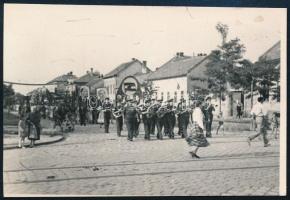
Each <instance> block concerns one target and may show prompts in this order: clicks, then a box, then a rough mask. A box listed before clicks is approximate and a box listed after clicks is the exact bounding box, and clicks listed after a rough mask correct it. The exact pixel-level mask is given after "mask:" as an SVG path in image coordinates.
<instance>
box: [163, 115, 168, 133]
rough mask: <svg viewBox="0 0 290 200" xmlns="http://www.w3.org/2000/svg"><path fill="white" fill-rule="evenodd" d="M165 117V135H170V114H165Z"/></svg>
mask: <svg viewBox="0 0 290 200" xmlns="http://www.w3.org/2000/svg"><path fill="white" fill-rule="evenodd" d="M163 119H164V121H163V122H164V123H163V125H164V135H169V130H170V124H169V122H170V120H169V115H168V114H165V115H164V117H163Z"/></svg>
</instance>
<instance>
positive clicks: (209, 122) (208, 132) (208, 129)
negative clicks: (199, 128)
mask: <svg viewBox="0 0 290 200" xmlns="http://www.w3.org/2000/svg"><path fill="white" fill-rule="evenodd" d="M212 120H213V116H210V117H209V118H208V119H206V122H205V130H206V136H207V137H211V125H212Z"/></svg>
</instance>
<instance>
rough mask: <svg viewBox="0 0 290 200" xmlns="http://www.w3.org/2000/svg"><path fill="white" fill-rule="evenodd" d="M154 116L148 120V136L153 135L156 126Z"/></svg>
mask: <svg viewBox="0 0 290 200" xmlns="http://www.w3.org/2000/svg"><path fill="white" fill-rule="evenodd" d="M156 118H157V117H156V116H153V117H151V118H150V130H149V132H150V134H152V135H154V134H155V126H156Z"/></svg>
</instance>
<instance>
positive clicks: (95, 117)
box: [92, 110, 97, 124]
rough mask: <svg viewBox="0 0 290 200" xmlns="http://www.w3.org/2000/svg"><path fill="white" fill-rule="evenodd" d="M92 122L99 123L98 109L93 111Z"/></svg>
mask: <svg viewBox="0 0 290 200" xmlns="http://www.w3.org/2000/svg"><path fill="white" fill-rule="evenodd" d="M92 124H97V111H96V110H93V111H92Z"/></svg>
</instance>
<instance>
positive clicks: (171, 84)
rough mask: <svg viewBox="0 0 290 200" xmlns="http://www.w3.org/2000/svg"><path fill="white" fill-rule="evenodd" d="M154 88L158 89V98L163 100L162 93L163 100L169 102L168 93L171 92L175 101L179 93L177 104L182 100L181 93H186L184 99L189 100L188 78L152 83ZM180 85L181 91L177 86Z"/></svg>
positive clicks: (171, 96) (170, 94)
mask: <svg viewBox="0 0 290 200" xmlns="http://www.w3.org/2000/svg"><path fill="white" fill-rule="evenodd" d="M152 83H153V87H156V89H157V98H158V99H160V98H161V93H162V92H163V100H165V101H166V100H167V93H168V92H169V96H170V98H173V99H174V93H175V92H177V102H179V100H180V98H181V91H183V93H184V96H183V97H184V98H185V99H186V100H188V95H187V77H179V78H171V79H164V80H155V81H152ZM178 84H179V89H177V85H178Z"/></svg>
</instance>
